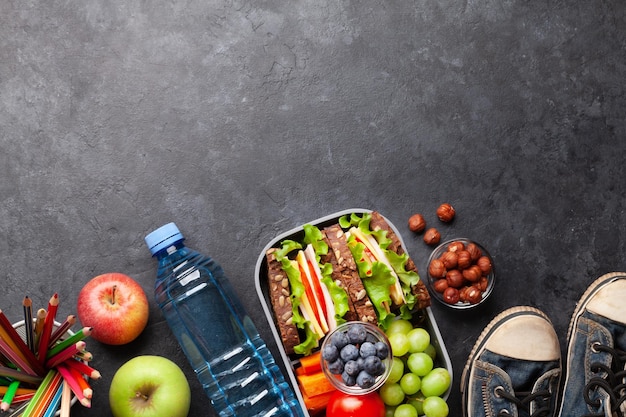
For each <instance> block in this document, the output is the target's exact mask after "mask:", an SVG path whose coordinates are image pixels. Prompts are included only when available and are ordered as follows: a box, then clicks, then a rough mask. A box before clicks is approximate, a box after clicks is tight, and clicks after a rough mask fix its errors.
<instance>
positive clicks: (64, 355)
mask: <svg viewBox="0 0 626 417" xmlns="http://www.w3.org/2000/svg"><path fill="white" fill-rule="evenodd" d="M85 346H87V343H85V341H84V340H81V341H79V342H76V343H75V344H73V345H72V346H70V347H68V348H65V349H63V350H62V351H60V352H59V353H57V354H56V355H54V356H52V357H51V358H50V359H48V360H47V361H46V368H48V369H50V368H54V367H55V366H57V365H59V364H60V363H63V362H65V361H66V360H68V359H72V358H73V357H74V355H76V354H77V353H78V352H81V351H82V350H84V349H85Z"/></svg>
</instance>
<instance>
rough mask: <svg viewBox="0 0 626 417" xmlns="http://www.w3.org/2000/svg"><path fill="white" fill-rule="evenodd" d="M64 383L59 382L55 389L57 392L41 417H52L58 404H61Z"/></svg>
mask: <svg viewBox="0 0 626 417" xmlns="http://www.w3.org/2000/svg"><path fill="white" fill-rule="evenodd" d="M64 383H65V382H64V381H61V383H60V384H59V386H58V387H57V390H56V391H55V393H54V396H53V397H52V400H51V401H50V405H48V408H46V411H45V412H44V413H43V416H42V417H52V416H54V415H55V414H56V412H57V411H58V409H59V403H60V402H61V396H62V395H63V385H64Z"/></svg>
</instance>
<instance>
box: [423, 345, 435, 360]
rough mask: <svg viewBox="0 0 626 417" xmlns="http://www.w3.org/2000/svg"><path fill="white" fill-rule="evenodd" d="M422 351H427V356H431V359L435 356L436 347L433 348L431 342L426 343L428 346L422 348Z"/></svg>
mask: <svg viewBox="0 0 626 417" xmlns="http://www.w3.org/2000/svg"><path fill="white" fill-rule="evenodd" d="M424 353H427V354H428V356H430V357H431V358H433V360H434V359H435V358H436V357H437V349H435V347H434V346H433V345H432V344H430V345H428V347H427V348H426V349H424Z"/></svg>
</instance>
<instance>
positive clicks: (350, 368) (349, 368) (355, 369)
mask: <svg viewBox="0 0 626 417" xmlns="http://www.w3.org/2000/svg"><path fill="white" fill-rule="evenodd" d="M362 369H363V368H362V366H359V363H358V362H357V361H348V362H346V364H345V366H344V368H343V370H344V372H345V373H347V374H348V375H350V376H357V375H358V374H359V372H361V370H362Z"/></svg>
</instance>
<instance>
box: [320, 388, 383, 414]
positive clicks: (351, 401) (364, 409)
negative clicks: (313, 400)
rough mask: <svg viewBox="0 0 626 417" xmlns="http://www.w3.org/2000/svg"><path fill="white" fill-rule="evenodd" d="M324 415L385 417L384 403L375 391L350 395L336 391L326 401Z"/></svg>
mask: <svg viewBox="0 0 626 417" xmlns="http://www.w3.org/2000/svg"><path fill="white" fill-rule="evenodd" d="M326 417H385V404H384V403H383V400H382V399H381V398H380V396H379V395H378V393H377V392H372V393H370V394H365V395H350V394H346V393H343V392H341V391H336V392H335V393H334V394H333V395H332V396H331V397H330V400H329V401H328V406H327V407H326Z"/></svg>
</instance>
